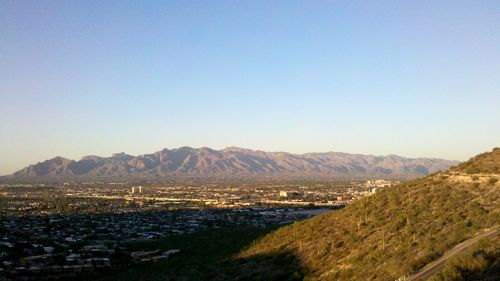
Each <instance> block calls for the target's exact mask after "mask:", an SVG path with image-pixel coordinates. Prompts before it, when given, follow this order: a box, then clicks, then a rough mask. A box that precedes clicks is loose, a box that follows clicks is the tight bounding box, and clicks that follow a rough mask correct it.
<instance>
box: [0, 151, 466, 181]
mask: <svg viewBox="0 0 500 281" xmlns="http://www.w3.org/2000/svg"><path fill="white" fill-rule="evenodd" d="M455 164H457V162H455V161H448V160H442V159H433V158H415V159H414V158H404V157H400V156H396V155H388V156H373V155H360V154H347V153H339V152H327V153H306V154H301V155H298V154H291V153H285V152H264V151H255V150H249V149H242V148H237V147H230V148H226V149H223V150H213V149H210V148H200V149H195V148H190V147H181V148H178V149H172V150H168V149H164V150H161V151H158V152H155V153H151V154H145V155H140V156H132V155H127V154H124V153H118V154H115V155H113V156H112V157H99V156H86V157H83V158H82V159H81V160H79V161H74V160H69V159H65V158H62V157H56V158H53V159H50V160H46V161H44V162H40V163H37V164H34V165H30V166H29V167H26V168H24V169H22V170H20V171H17V172H15V173H14V174H13V175H10V176H5V177H0V181H7V182H8V181H12V182H16V181H17V182H31V181H61V180H85V181H93V180H101V181H124V180H149V181H161V180H165V179H175V178H200V179H207V178H256V177H259V178H270V179H277V178H285V177H286V178H293V179H307V178H314V179H319V178H322V179H328V178H375V177H377V178H381V177H384V178H411V177H419V176H423V175H427V174H429V173H434V172H436V171H440V170H445V169H448V168H449V167H450V166H452V165H455Z"/></svg>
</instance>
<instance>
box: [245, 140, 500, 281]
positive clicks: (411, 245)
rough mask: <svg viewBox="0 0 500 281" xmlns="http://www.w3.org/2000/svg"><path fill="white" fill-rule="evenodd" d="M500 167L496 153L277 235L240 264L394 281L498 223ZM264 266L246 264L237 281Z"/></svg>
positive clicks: (315, 276)
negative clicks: (268, 258) (285, 259)
mask: <svg viewBox="0 0 500 281" xmlns="http://www.w3.org/2000/svg"><path fill="white" fill-rule="evenodd" d="M470 167H473V168H474V170H473V172H474V173H475V174H470V171H469V168H470ZM499 167H500V149H499V148H496V149H494V150H493V151H492V152H490V153H487V154H483V155H480V156H478V157H475V158H473V159H472V160H470V161H469V162H466V163H464V164H461V165H459V166H457V167H455V168H453V169H451V170H450V171H448V172H443V173H438V174H434V175H431V176H428V177H426V178H423V179H419V180H415V181H411V182H408V183H404V184H401V185H399V186H397V187H393V188H388V189H386V190H383V191H381V192H379V193H377V194H375V195H373V196H371V197H368V198H365V199H363V200H360V201H357V202H355V203H354V204H352V205H350V206H348V207H347V208H345V209H343V210H340V211H334V212H330V213H327V214H324V215H320V216H317V217H314V218H312V219H310V220H306V221H302V222H296V223H294V224H292V225H289V226H285V227H283V228H280V229H278V230H277V231H275V232H273V233H271V234H269V235H266V236H265V237H264V238H262V239H260V240H258V241H257V242H255V243H254V244H253V245H252V246H250V247H249V248H248V249H246V250H244V251H243V252H242V253H241V254H240V255H239V258H240V259H252V257H256V256H265V255H279V254H285V253H288V255H293V256H294V257H295V258H296V259H298V260H299V263H300V264H301V266H302V267H303V268H305V269H306V270H305V271H304V272H305V273H304V276H303V277H304V279H305V280H391V281H392V280H395V279H397V278H399V277H401V276H404V275H407V274H408V273H410V272H412V271H414V270H416V269H418V268H420V267H422V266H424V265H425V264H427V263H428V262H430V261H432V260H434V259H435V258H436V257H438V256H439V255H441V254H442V253H443V252H445V251H446V250H448V249H450V248H451V247H453V246H454V245H456V244H458V243H459V242H461V241H463V240H465V239H467V238H470V237H472V236H473V235H474V234H475V233H476V232H477V231H478V230H480V229H484V228H488V227H492V226H494V225H496V224H499V222H500V182H499V179H500V174H499V173H498V172H497V171H498V169H499ZM478 175H480V176H478ZM265 266H266V265H265V264H262V265H261V264H258V263H253V264H248V265H246V268H247V269H246V272H240V273H238V274H236V276H235V278H240V277H241V276H247V275H248V272H249V271H250V272H251V271H252V270H254V271H258V270H259V268H260V267H265ZM285 267H286V266H285ZM242 268H243V267H242ZM287 270H289V272H290V274H292V273H293V272H294V268H293V267H289V268H288V269H287Z"/></svg>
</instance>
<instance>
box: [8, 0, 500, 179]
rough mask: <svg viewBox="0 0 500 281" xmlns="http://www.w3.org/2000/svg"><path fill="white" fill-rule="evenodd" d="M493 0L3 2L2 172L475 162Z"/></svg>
mask: <svg viewBox="0 0 500 281" xmlns="http://www.w3.org/2000/svg"><path fill="white" fill-rule="evenodd" d="M499 8H500V7H499V5H498V2H496V1H479V2H476V1H474V2H472V1H439V2H434V3H422V2H416V1H415V2H410V1H398V2H397V3H391V2H385V1H383V2H377V3H375V2H370V1H365V2H363V1H361V2H359V1H354V2H352V1H349V2H323V1H318V2H314V3H306V2H300V1H286V2H273V3H269V2H266V1H248V2H242V3H234V2H231V1H216V2H196V1H195V2H188V3H186V2H184V1H169V2H165V3H160V2H152V1H151V2H146V3H139V2H135V1H106V2H101V1H71V2H67V1H47V2H40V1H1V3H0V42H2V43H1V44H0V60H1V64H0V101H1V102H0V112H2V122H0V135H1V137H2V142H1V144H0V156H1V158H2V161H0V174H1V175H4V174H10V173H12V172H14V171H16V170H19V169H21V168H23V167H25V166H27V165H29V164H32V163H36V162H38V161H43V160H45V159H49V158H52V157H54V156H57V155H60V156H64V157H67V158H72V159H80V158H81V157H82V156H84V155H101V156H109V155H111V154H112V153H116V152H122V151H123V152H126V153H129V154H133V155H139V154H143V153H150V152H153V151H158V150H161V149H163V148H170V149H172V148H176V147H181V146H192V147H212V148H215V149H221V148H224V147H226V146H240V147H245V148H250V149H259V150H266V151H287V152H292V153H304V152H326V151H338V152H349V153H363V154H374V155H387V154H398V155H402V156H407V157H439V158H445V159H449V160H461V161H463V160H466V159H468V158H469V157H471V156H473V155H475V154H477V153H479V152H483V151H486V150H489V149H491V147H493V146H495V145H496V144H498V143H499V141H500V130H498V124H500V113H499V110H498V105H499V104H500V93H499V89H500V85H499V83H500V80H498V77H500V68H499V65H500V50H499V48H498V46H499V45H500V39H499V38H500V36H498V34H500V30H499V29H500V18H499V17H498V12H499Z"/></svg>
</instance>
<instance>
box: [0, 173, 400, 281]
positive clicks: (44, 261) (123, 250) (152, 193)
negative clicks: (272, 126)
mask: <svg viewBox="0 0 500 281" xmlns="http://www.w3.org/2000/svg"><path fill="white" fill-rule="evenodd" d="M395 184H398V182H395V181H387V180H370V181H365V182H363V181H359V182H346V183H342V182H325V183H304V184H293V183H292V184H272V183H268V184H265V183H263V184H235V185H230V184H225V185H221V184H216V183H214V184H206V185H193V186H188V185H141V186H138V185H132V186H130V185H127V184H119V183H114V184H91V183H82V184H70V183H63V184H62V185H48V184H47V185H46V184H17V185H16V184H14V185H7V184H6V185H1V186H0V194H1V196H2V197H1V198H2V199H1V205H0V206H1V209H0V210H1V212H2V220H1V222H0V229H1V230H2V232H1V233H2V236H1V237H0V261H1V262H2V263H1V264H0V274H1V276H5V277H9V278H17V277H20V276H22V277H23V278H24V279H26V280H39V279H40V278H57V277H59V278H60V277H65V278H68V277H71V276H76V275H77V274H79V273H81V272H86V273H88V274H92V273H94V274H98V273H102V272H105V271H106V270H108V271H109V270H113V269H115V270H116V269H117V268H123V267H125V266H130V265H132V266H133V264H138V263H139V264H140V263H149V262H156V261H159V260H162V259H167V258H168V257H169V256H170V255H174V254H176V253H177V252H178V251H179V249H155V250H143V251H131V250H129V249H127V247H126V245H127V243H129V242H133V241H147V240H155V239H161V238H165V237H168V236H174V235H184V234H187V233H193V232H199V231H204V230H210V229H218V228H229V227H238V226H245V225H252V226H257V227H260V228H270V227H273V226H275V225H284V224H289V223H292V222H293V221H297V220H303V219H306V218H309V217H311V216H314V215H318V214H322V213H325V212H328V211H331V210H335V209H339V208H343V207H345V206H346V205H347V204H350V203H351V202H352V201H354V200H357V199H359V198H363V197H366V196H370V195H372V194H374V193H375V192H377V189H379V188H387V187H390V186H393V185H395ZM30 278H31V279H30Z"/></svg>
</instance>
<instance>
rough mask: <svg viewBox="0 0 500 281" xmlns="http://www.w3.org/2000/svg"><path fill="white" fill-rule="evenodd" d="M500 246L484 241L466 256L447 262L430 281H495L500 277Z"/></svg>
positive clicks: (494, 242)
mask: <svg viewBox="0 0 500 281" xmlns="http://www.w3.org/2000/svg"><path fill="white" fill-rule="evenodd" d="M499 276H500V244H498V241H490V240H483V241H481V242H480V243H479V244H477V245H474V246H473V247H472V248H471V249H470V250H468V251H467V252H465V253H464V254H461V255H458V256H455V257H453V258H451V259H450V260H448V261H447V263H446V266H445V268H444V269H443V270H442V271H441V272H439V273H437V274H435V275H434V276H433V277H431V279H429V281H465V280H475V281H479V280H484V281H488V280H490V281H495V280H498V279H499V278H500V277H499Z"/></svg>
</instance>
